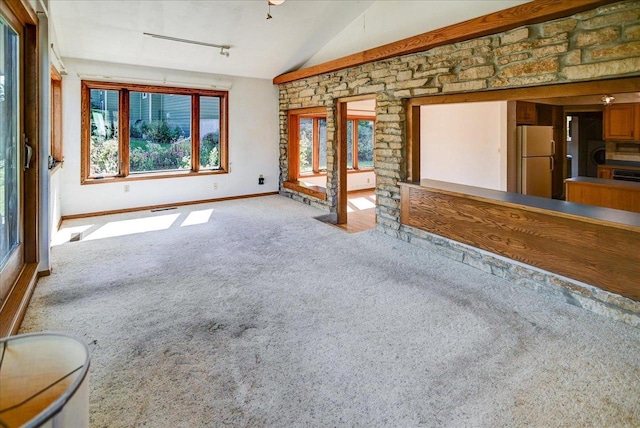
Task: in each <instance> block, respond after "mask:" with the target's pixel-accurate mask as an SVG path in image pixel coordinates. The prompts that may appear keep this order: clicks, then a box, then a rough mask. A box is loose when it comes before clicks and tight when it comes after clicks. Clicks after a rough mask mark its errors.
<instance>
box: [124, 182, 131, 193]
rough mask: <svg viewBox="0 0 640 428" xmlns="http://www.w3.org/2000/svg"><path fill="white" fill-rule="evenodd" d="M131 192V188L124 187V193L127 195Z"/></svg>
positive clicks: (128, 186) (126, 185)
mask: <svg viewBox="0 0 640 428" xmlns="http://www.w3.org/2000/svg"><path fill="white" fill-rule="evenodd" d="M130 191H131V186H130V185H128V184H125V185H124V193H129V192H130Z"/></svg>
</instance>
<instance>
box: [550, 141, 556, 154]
mask: <svg viewBox="0 0 640 428" xmlns="http://www.w3.org/2000/svg"><path fill="white" fill-rule="evenodd" d="M555 154H556V142H555V140H551V155H555Z"/></svg>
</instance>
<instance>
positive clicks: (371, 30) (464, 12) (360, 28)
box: [303, 0, 529, 68]
mask: <svg viewBox="0 0 640 428" xmlns="http://www.w3.org/2000/svg"><path fill="white" fill-rule="evenodd" d="M527 1H529V0H490V1H477V0H457V1H451V0H433V1H431V0H430V1H415V0H412V1H406V0H405V1H400V0H379V1H376V2H375V3H374V4H373V5H372V6H371V7H369V8H368V9H367V10H366V11H365V12H364V13H363V14H362V15H360V16H359V17H358V18H356V19H355V20H354V21H353V22H352V23H351V24H349V25H348V26H347V27H345V29H344V30H342V31H341V32H340V33H339V34H338V35H337V36H336V37H335V38H334V39H333V40H331V41H330V42H329V43H328V44H326V45H325V46H324V47H323V48H322V49H320V50H319V51H318V52H317V53H316V54H315V55H314V56H312V57H311V58H310V59H309V60H308V61H307V62H306V63H305V64H304V65H303V68H304V67H309V66H311V65H315V64H320V63H322V62H326V61H329V60H332V59H336V58H340V57H343V56H346V55H349V54H353V53H356V52H361V51H364V50H366V49H371V48H375V47H378V46H381V45H385V44H387V43H392V42H395V41H398V40H401V39H404V38H407V37H411V36H416V35H418V34H422V33H426V32H427V31H431V30H435V29H438V28H442V27H446V26H447V25H451V24H455V23H458V22H462V21H466V20H468V19H471V18H475V17H478V16H482V15H486V14H488V13H491V12H495V11H498V10H502V9H507V8H509V7H512V6H516V5H518V4H522V3H526V2H527Z"/></svg>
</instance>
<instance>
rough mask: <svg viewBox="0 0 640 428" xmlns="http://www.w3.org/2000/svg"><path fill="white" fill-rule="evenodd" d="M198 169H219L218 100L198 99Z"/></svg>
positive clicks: (214, 98)
mask: <svg viewBox="0 0 640 428" xmlns="http://www.w3.org/2000/svg"><path fill="white" fill-rule="evenodd" d="M200 168H201V169H220V98H218V97H200Z"/></svg>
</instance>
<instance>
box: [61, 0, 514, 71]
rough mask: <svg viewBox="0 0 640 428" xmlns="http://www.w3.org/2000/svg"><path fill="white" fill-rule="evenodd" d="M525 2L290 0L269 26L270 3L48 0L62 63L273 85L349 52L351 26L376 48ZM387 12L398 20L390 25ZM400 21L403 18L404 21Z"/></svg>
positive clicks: (278, 9) (243, 0)
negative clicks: (224, 48)
mask: <svg viewBox="0 0 640 428" xmlns="http://www.w3.org/2000/svg"><path fill="white" fill-rule="evenodd" d="M520 2H522V1H514V0H502V1H499V2H496V1H487V2H479V1H477V0H473V1H470V0H464V1H462V0H458V1H448V2H445V1H411V2H407V1H385V0H378V1H372V0H341V1H338V0H329V1H327V0H287V1H286V2H285V3H284V4H282V5H280V6H275V7H271V15H272V16H273V19H268V20H267V19H266V16H267V11H268V6H267V1H266V0H232V1H221V0H154V1H151V0H142V1H135V0H50V3H49V4H50V6H49V8H50V18H51V21H52V23H53V26H52V27H53V28H54V32H55V33H54V38H53V41H54V43H55V50H56V52H57V54H58V55H60V56H61V57H63V58H81V59H86V60H96V61H105V62H112V63H120V64H129V65H144V66H151V67H158V68H167V69H176V70H186V71H196V72H205V73H213V74H227V75H235V76H245V77H258V78H265V79H272V78H273V77H275V76H277V75H279V74H281V73H284V72H287V71H291V70H295V69H297V68H299V67H300V66H301V65H302V64H304V63H305V62H306V61H308V60H309V59H310V58H312V57H313V56H314V55H315V54H316V53H318V52H319V51H320V50H321V49H322V48H323V47H325V46H327V45H328V44H329V43H330V42H331V41H332V40H335V39H336V38H337V39H338V41H339V42H340V43H342V44H343V45H344V42H343V41H341V40H340V38H339V37H338V36H339V35H342V38H343V39H345V38H346V39H347V40H353V39H354V37H352V36H350V35H352V34H353V27H357V31H358V32H360V33H362V32H363V31H365V30H366V31H367V33H366V35H369V34H371V33H372V31H373V32H375V31H376V30H378V34H377V35H378V37H377V38H375V40H376V43H377V44H382V43H390V42H394V41H396V40H398V39H400V38H404V37H407V36H411V35H415V34H419V33H422V32H425V31H429V30H432V29H434V28H439V27H442V26H444V25H448V24H450V23H451V22H442V21H443V20H444V19H446V18H445V17H447V16H448V18H449V19H456V21H454V22H458V21H460V20H462V19H457V17H458V16H459V15H460V14H461V13H463V11H464V10H465V9H467V10H472V11H471V12H467V14H470V13H472V14H473V15H474V16H479V15H481V14H484V13H489V12H491V11H493V10H498V9H501V8H507V7H509V6H511V5H513V3H520ZM464 3H467V4H468V6H465V4H464ZM374 4H375V6H376V8H373V7H372V5H374ZM419 4H421V6H420V8H421V9H417V7H418V6H417V5H419ZM479 4H482V5H483V6H482V7H480V8H479V7H478V5H479ZM432 6H433V7H432ZM384 8H386V10H387V13H385V12H384V10H385V9H384ZM398 8H404V9H405V10H406V11H407V12H406V14H402V13H400V12H398V10H397V9H398ZM443 8H444V9H443ZM446 8H449V9H446ZM482 8H485V9H487V10H486V11H485V10H484V9H482ZM368 9H369V10H372V11H373V12H370V15H371V16H372V18H375V17H376V16H377V19H370V20H369V21H370V22H373V23H375V24H376V27H377V28H373V29H372V28H367V29H365V28H360V27H361V26H362V25H366V24H365V23H366V21H365V20H364V19H363V14H364V13H365V11H367V10H368ZM390 10H393V11H394V13H393V14H392V15H394V16H393V18H394V19H390V20H389V21H388V22H385V16H386V15H390V14H389V13H388V11H390ZM447 10H450V12H451V13H449V14H448V15H447V13H446V11H447ZM416 11H419V12H420V13H416ZM416 15H417V16H416ZM399 16H400V17H402V16H406V22H402V19H398V17H399ZM358 18H360V19H358ZM464 19H469V17H464ZM399 21H400V22H399ZM361 22H362V23H363V24H362V25H361ZM423 23H424V24H423ZM350 24H352V25H351V27H349V25H350ZM423 25H424V26H423ZM394 26H395V27H394ZM345 28H351V29H352V30H351V31H350V32H349V31H347V32H345V31H344V30H345ZM394 28H396V29H397V31H394ZM408 28H411V29H412V30H407V29H408ZM413 29H415V31H414V30H413ZM390 30H391V31H390ZM403 30H404V31H405V32H406V31H410V32H411V34H404V33H403ZM143 33H154V34H160V35H164V36H169V37H175V38H181V39H187V40H193V41H198V42H204V43H213V44H218V45H229V46H231V48H230V50H229V56H228V57H227V56H224V55H220V50H219V49H215V48H212V47H207V46H199V45H194V44H185V43H181V42H176V41H171V40H163V39H157V38H152V37H149V36H145V35H144V34H143ZM356 48H357V46H356ZM363 49H364V48H363ZM350 53H351V52H350Z"/></svg>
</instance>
